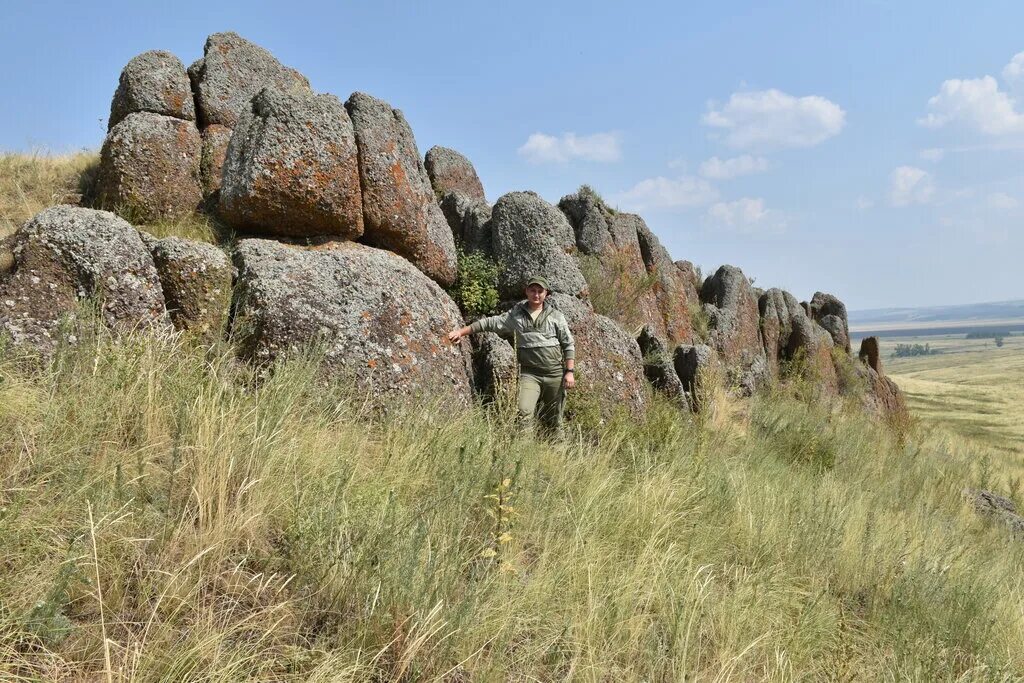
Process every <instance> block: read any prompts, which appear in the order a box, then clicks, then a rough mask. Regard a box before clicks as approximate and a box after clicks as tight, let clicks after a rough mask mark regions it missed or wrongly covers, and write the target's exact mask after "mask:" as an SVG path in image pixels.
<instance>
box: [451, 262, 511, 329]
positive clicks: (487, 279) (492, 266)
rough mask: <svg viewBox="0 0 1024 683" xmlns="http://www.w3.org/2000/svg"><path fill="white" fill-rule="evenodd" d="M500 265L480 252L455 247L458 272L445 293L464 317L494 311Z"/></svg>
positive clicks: (496, 300)
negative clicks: (456, 249)
mask: <svg viewBox="0 0 1024 683" xmlns="http://www.w3.org/2000/svg"><path fill="white" fill-rule="evenodd" d="M500 272H501V267H500V266H499V265H498V264H497V263H495V262H494V261H492V260H491V259H489V258H487V256H485V255H484V254H482V253H480V252H476V251H474V252H470V253H468V254H467V253H465V252H464V251H462V250H461V249H460V250H459V266H458V274H457V275H456V277H455V284H453V285H452V288H451V289H450V290H449V292H448V293H449V294H450V295H451V297H452V298H453V299H454V300H455V303H457V304H458V305H459V309H461V310H462V313H463V315H465V316H466V317H477V316H481V315H490V314H491V313H494V311H495V309H496V308H497V306H498V302H499V298H498V275H499V273H500Z"/></svg>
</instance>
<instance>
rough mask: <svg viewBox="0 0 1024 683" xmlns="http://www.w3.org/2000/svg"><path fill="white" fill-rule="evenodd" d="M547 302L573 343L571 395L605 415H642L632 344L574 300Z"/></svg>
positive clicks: (642, 391) (643, 399) (643, 392)
mask: <svg viewBox="0 0 1024 683" xmlns="http://www.w3.org/2000/svg"><path fill="white" fill-rule="evenodd" d="M552 208H554V207H552ZM548 301H550V302H551V303H552V304H554V305H555V306H556V307H557V308H558V310H560V311H561V312H562V313H563V314H564V315H565V319H566V321H567V322H568V323H569V329H570V330H571V331H572V334H573V338H574V339H575V341H576V389H575V390H574V391H575V392H576V393H578V394H580V395H584V396H587V397H589V398H590V399H591V400H594V401H596V402H598V403H599V404H600V406H601V409H602V410H603V411H605V412H612V411H615V410H619V409H622V408H625V409H627V410H628V411H629V412H631V413H633V414H636V415H639V414H641V413H643V412H645V411H646V410H647V406H648V398H647V387H646V380H645V378H644V368H643V359H642V358H641V356H640V347H639V345H637V342H636V340H635V339H633V338H632V337H631V336H630V335H629V333H628V332H626V331H625V330H623V329H622V328H621V327H619V325H618V324H617V323H616V322H615V321H614V320H612V319H610V318H606V317H604V316H603V315H598V314H596V313H594V311H593V310H592V309H591V308H590V306H589V305H588V304H587V303H586V302H584V301H580V300H579V299H577V298H575V297H572V296H568V295H565V294H560V293H555V294H552V295H550V296H549V297H548Z"/></svg>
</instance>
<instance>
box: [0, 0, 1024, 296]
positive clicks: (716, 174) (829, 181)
mask: <svg viewBox="0 0 1024 683" xmlns="http://www.w3.org/2000/svg"><path fill="white" fill-rule="evenodd" d="M2 1H3V4H4V9H3V14H4V20H3V21H2V22H0V63H3V64H5V65H6V67H7V68H5V69H4V70H3V71H2V72H0V87H2V89H3V92H5V93H7V98H6V101H5V106H3V107H0V150H5V151H10V150H28V149H49V150H54V151H65V150H69V149H77V148H82V147H88V148H98V147H99V145H100V144H101V142H102V138H103V135H104V132H105V130H106V117H107V114H108V113H109V106H110V97H111V95H112V94H113V91H114V88H115V87H116V85H117V78H118V74H119V73H120V70H121V68H122V67H123V65H124V64H125V63H126V62H127V61H128V60H129V59H130V58H131V57H132V56H134V55H135V54H137V53H139V52H142V51H144V50H147V49H166V50H170V51H172V52H174V53H175V54H177V55H178V56H179V57H180V58H181V59H182V61H183V62H185V64H186V65H187V64H189V63H191V62H192V61H193V60H194V59H196V58H198V57H199V56H201V54H202V47H203V42H204V40H205V37H206V35H208V34H209V33H212V32H215V31H224V30H233V31H237V32H238V33H240V34H242V35H243V36H245V37H247V38H249V39H250V40H253V41H255V42H257V43H259V44H261V45H263V46H264V47H266V48H267V49H269V50H270V51H271V52H273V53H274V54H275V55H276V56H277V57H278V59H280V60H281V61H282V62H284V63H285V64H287V65H289V66H293V67H295V68H297V69H299V70H300V71H302V72H303V73H304V74H306V75H307V76H308V77H309V78H310V80H311V82H312V84H313V86H314V87H315V88H316V89H317V90H319V91H323V92H331V93H334V94H336V95H338V96H339V97H341V98H342V99H344V98H345V97H347V96H348V94H349V93H350V92H352V91H354V90H363V91H366V92H369V93H372V94H374V95H376V96H378V97H382V98H384V99H386V100H388V101H389V102H391V104H392V105H393V106H395V107H398V108H400V109H402V110H403V111H404V112H405V114H406V116H407V118H408V119H409V121H410V123H411V124H412V126H413V129H414V131H415V133H416V137H417V141H418V144H419V147H420V151H421V152H425V151H426V150H427V149H428V148H429V147H430V146H432V145H434V144H442V145H447V146H451V147H454V148H456V149H459V150H460V151H462V152H463V153H465V154H466V155H467V156H468V157H469V158H470V159H472V160H473V162H474V163H475V165H476V167H477V170H478V172H479V173H480V176H481V178H482V180H483V182H484V186H485V188H486V190H487V194H488V198H489V199H490V200H491V201H494V200H495V199H497V198H498V197H499V196H500V195H501V194H503V193H504V192H507V191H510V190H519V189H532V190H535V191H537V192H539V193H540V194H541V195H542V196H544V197H545V198H547V199H548V200H549V201H557V200H558V198H559V197H561V196H562V195H563V194H566V193H568V192H571V191H573V190H574V189H575V188H576V187H577V186H579V185H580V184H581V183H588V184H590V185H592V186H594V187H595V188H597V189H598V190H599V191H600V192H601V193H602V194H603V195H604V196H605V198H606V199H607V200H608V201H609V202H610V203H612V204H614V205H617V206H618V207H619V208H620V209H624V210H627V209H628V210H635V211H637V212H639V213H640V214H641V215H643V216H644V218H645V219H646V220H647V222H648V224H649V225H650V226H651V227H652V228H653V229H654V230H655V232H657V234H658V235H659V236H660V237H661V239H662V241H663V243H664V244H665V245H666V246H667V247H668V248H669V250H670V251H671V252H672V255H673V256H674V257H675V258H680V259H683V258H685V259H689V260H691V261H693V262H695V263H697V264H698V265H700V266H701V267H702V268H703V269H704V270H705V272H708V271H709V270H711V269H714V268H716V267H717V266H718V265H720V264H722V263H733V264H735V265H738V266H740V267H742V268H743V269H744V271H745V272H746V273H747V274H748V275H749V276H752V277H754V278H755V282H756V284H757V285H759V286H763V287H768V286H782V287H785V288H787V289H790V290H791V291H792V292H793V293H794V294H796V295H797V297H798V298H807V297H809V296H810V295H811V294H812V293H813V292H814V291H815V290H816V289H822V290H825V291H831V292H834V293H836V294H837V295H839V296H840V297H842V298H843V299H845V300H846V302H847V304H848V305H849V306H850V307H852V308H875V307H884V306H915V305H940V304H959V303H971V302H979V301H993V300H1002V299H1011V298H1024V268H1022V264H1021V261H1022V256H1024V230H1022V227H1021V225H1022V218H1024V173H1022V161H1024V55H1022V56H1020V57H1017V58H1016V60H1015V56H1016V55H1018V54H1019V53H1021V52H1024V33H1022V32H1021V31H1020V26H1021V25H1024V4H1022V3H1019V2H1016V3H1013V2H988V3H984V6H981V7H978V6H973V5H968V4H967V3H945V2H935V1H932V2H891V3H881V2H842V1H839V2H824V3H823V2H777V3H770V4H771V5H773V6H772V7H767V5H768V4H769V3H746V2H713V3H712V2H707V3H704V2H688V3H684V2H678V1H677V2H634V3H631V4H629V5H627V4H625V3H613V2H587V3H584V2H573V3H569V2H552V1H550V0H548V1H547V2H532V1H519V2H515V3H511V2H509V3H494V2H443V1H440V0H435V1H434V2H430V3H426V2H407V3H403V2H389V1H380V2H374V3H368V2H363V3H347V2H334V3H327V2H323V3H315V2H302V1H299V0H293V1H292V2H287V3H281V2H275V3H258V2H245V3H240V2H219V3H209V2H182V1H178V2H174V3H167V4H159V5H158V4H157V3H139V2H101V3H88V4H87V3H80V2H75V3H53V2H37V3H25V2H12V0H2Z"/></svg>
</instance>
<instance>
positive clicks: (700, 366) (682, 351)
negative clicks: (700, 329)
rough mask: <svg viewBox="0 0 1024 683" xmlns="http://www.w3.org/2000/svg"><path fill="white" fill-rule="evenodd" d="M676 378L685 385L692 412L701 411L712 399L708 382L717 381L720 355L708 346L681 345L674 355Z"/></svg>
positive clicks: (684, 388) (673, 362) (673, 363)
mask: <svg viewBox="0 0 1024 683" xmlns="http://www.w3.org/2000/svg"><path fill="white" fill-rule="evenodd" d="M672 365H673V367H674V368H675V370H676V376H678V377H679V381H680V382H682V384H683V391H685V392H686V394H687V397H688V400H689V403H690V407H691V409H692V410H694V411H695V412H696V411H700V410H703V409H704V408H705V407H706V406H704V405H703V403H704V402H705V401H706V400H708V399H709V398H710V395H709V394H710V391H709V390H708V389H709V387H707V386H706V385H705V383H706V382H712V383H713V382H714V381H716V379H717V378H716V376H715V375H716V374H717V367H718V355H717V354H716V353H715V350H714V349H713V348H711V347H710V346H708V345H707V344H680V345H679V346H677V347H676V350H675V352H674V353H673V354H672Z"/></svg>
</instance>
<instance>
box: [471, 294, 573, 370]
mask: <svg viewBox="0 0 1024 683" xmlns="http://www.w3.org/2000/svg"><path fill="white" fill-rule="evenodd" d="M469 329H470V331H471V332H473V333H474V334H476V333H479V332H495V333H497V334H499V335H501V336H503V337H512V338H513V339H514V343H515V347H516V356H517V357H518V359H519V367H520V369H521V370H522V371H524V372H531V373H536V374H541V375H561V374H562V372H563V371H564V368H565V361H567V360H569V359H570V358H575V357H576V346H575V343H574V342H573V339H572V332H570V331H569V323H568V322H566V320H565V316H564V315H562V312H561V311H560V310H558V309H557V308H555V307H554V306H552V305H551V304H550V303H548V302H544V310H542V311H541V312H540V315H538V316H537V320H536V322H534V320H533V318H531V317H530V311H529V309H528V308H527V307H526V302H525V301H520V302H519V303H517V304H516V305H515V306H513V307H512V308H511V309H509V310H508V311H507V312H506V313H501V314H498V315H492V316H491V317H489V318H481V319H480V320H477V321H476V322H475V323H473V324H472V325H470V326H469Z"/></svg>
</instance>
